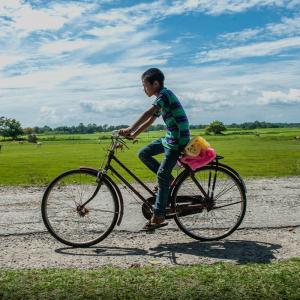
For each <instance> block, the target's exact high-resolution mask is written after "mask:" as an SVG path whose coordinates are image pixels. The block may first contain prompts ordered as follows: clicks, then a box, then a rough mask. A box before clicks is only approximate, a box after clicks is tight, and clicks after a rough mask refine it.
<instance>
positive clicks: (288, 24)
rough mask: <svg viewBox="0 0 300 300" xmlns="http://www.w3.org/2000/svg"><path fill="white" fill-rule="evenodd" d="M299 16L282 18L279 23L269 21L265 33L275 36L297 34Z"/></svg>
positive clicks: (298, 30) (299, 25)
mask: <svg viewBox="0 0 300 300" xmlns="http://www.w3.org/2000/svg"><path fill="white" fill-rule="evenodd" d="M299 32H300V16H297V17H294V18H286V17H285V18H283V19H282V21H281V22H280V23H270V24H268V25H267V26H266V33H267V34H271V35H275V36H282V35H284V36H292V35H299Z"/></svg>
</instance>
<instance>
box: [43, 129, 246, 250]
mask: <svg viewBox="0 0 300 300" xmlns="http://www.w3.org/2000/svg"><path fill="white" fill-rule="evenodd" d="M126 139H128V140H129V139H130V138H128V137H123V136H120V135H119V134H118V132H117V131H113V132H112V135H111V142H110V146H109V147H108V148H107V152H106V156H105V158H104V160H103V162H102V165H101V167H100V168H99V170H97V169H93V168H89V167H80V168H78V169H73V170H69V171H66V172H64V173H62V174H60V175H59V176H58V177H56V178H55V179H54V180H53V181H52V182H51V183H50V184H49V185H48V187H47V188H46V190H45V193H44V195H43V199H42V205H41V210H42V218H43V222H44V224H45V226H46V228H47V229H48V231H49V232H50V233H51V235H52V236H53V237H54V238H56V239H57V240H58V241H60V242H62V243H64V244H66V245H68V246H73V247H89V246H92V245H94V244H97V243H99V242H100V241H102V240H104V239H105V238H106V237H107V236H108V235H109V234H110V233H111V232H112V230H113V229H114V227H115V225H118V226H119V225H120V224H121V222H122V218H123V213H124V200H123V196H122V193H121V191H120V189H119V187H118V185H117V184H116V182H115V181H114V180H113V179H112V178H111V176H109V175H108V171H110V172H111V173H112V174H113V175H114V176H116V177H117V178H118V179H119V180H120V181H122V182H123V183H124V184H125V185H126V186H127V187H128V188H129V189H130V190H131V191H132V192H133V193H134V194H135V195H136V196H137V197H138V198H139V199H140V200H141V201H142V213H143V215H144V217H145V218H146V219H148V220H149V219H150V218H151V215H152V212H153V204H154V202H155V196H156V195H155V193H154V192H153V191H152V190H151V189H150V188H149V186H147V185H146V184H145V183H144V182H142V181H141V180H140V179H139V178H138V177H137V176H136V175H135V174H134V173H133V172H132V171H131V170H129V169H128V168H127V167H126V166H125V165H124V164H123V163H122V162H121V161H120V160H119V159H118V158H117V157H116V156H115V152H116V150H117V149H118V148H121V147H123V148H124V147H126V148H128V146H127V144H126ZM222 158H223V157H222V156H216V158H215V160H214V161H212V162H211V163H209V164H208V165H206V166H204V167H201V168H199V169H196V170H194V171H192V169H190V168H189V167H188V166H187V165H184V164H182V163H181V171H180V172H179V174H178V175H177V176H176V178H175V179H174V181H173V182H172V184H171V188H170V198H169V206H168V207H167V209H166V219H174V220H175V222H176V224H177V225H178V227H179V228H180V229H181V230H182V231H183V232H184V233H186V234H187V235H188V236H190V237H192V238H194V239H196V240H199V241H213V240H219V239H222V238H225V237H227V236H229V235H230V234H232V233H233V232H234V231H235V230H236V229H237V228H238V227H239V225H240V224H241V222H242V220H243V218H244V215H245V212H246V201H247V200H246V193H247V190H246V186H245V183H244V181H243V179H242V178H241V176H240V175H239V174H238V173H237V172H236V171H235V170H234V169H232V168H231V167H229V166H227V165H225V164H222V163H220V160H221V159H222ZM112 162H114V163H117V164H118V165H119V166H120V167H121V168H122V169H123V170H125V171H126V172H127V173H128V174H129V175H130V176H132V177H133V178H134V179H135V180H136V182H137V183H138V184H140V185H141V186H142V187H143V188H144V189H145V190H146V191H147V192H148V193H149V194H150V196H149V197H148V198H145V197H144V196H143V195H141V193H140V192H139V191H138V190H137V189H136V188H134V187H133V186H132V185H131V184H130V183H129V182H128V181H127V180H126V179H125V178H124V177H123V176H122V175H121V174H120V173H119V172H118V171H117V170H116V169H115V167H113V166H112ZM179 162H180V158H179Z"/></svg>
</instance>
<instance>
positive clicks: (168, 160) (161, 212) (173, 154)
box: [154, 148, 180, 217]
mask: <svg viewBox="0 0 300 300" xmlns="http://www.w3.org/2000/svg"><path fill="white" fill-rule="evenodd" d="M179 155H180V151H178V150H172V149H168V148H165V156H164V159H163V161H162V162H161V164H160V167H159V169H158V172H157V179H158V187H159V188H158V193H157V196H156V201H155V206H154V214H155V216H157V217H164V216H165V209H166V206H167V203H168V198H169V191H170V179H171V178H172V175H171V173H172V169H173V168H174V166H175V165H176V162H177V159H178V157H179Z"/></svg>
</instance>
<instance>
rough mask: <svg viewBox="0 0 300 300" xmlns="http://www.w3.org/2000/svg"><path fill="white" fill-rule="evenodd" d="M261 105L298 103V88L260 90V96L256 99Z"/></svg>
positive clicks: (299, 100) (299, 91) (299, 93)
mask: <svg viewBox="0 0 300 300" xmlns="http://www.w3.org/2000/svg"><path fill="white" fill-rule="evenodd" d="M258 103H259V104H262V105H268V104H297V103H300V89H289V91H288V92H283V91H262V96H261V97H260V98H259V99H258Z"/></svg>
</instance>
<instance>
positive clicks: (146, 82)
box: [142, 68, 165, 97]
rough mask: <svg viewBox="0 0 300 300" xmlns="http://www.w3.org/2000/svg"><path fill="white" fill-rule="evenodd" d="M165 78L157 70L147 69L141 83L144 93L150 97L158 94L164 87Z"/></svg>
mask: <svg viewBox="0 0 300 300" xmlns="http://www.w3.org/2000/svg"><path fill="white" fill-rule="evenodd" d="M164 80H165V76H164V74H163V72H162V71H161V70H159V69H157V68H151V69H148V70H147V71H146V72H144V73H143V75H142V82H143V86H144V91H145V93H146V94H147V95H148V96H149V97H151V96H153V95H155V94H156V93H158V92H159V91H160V90H161V88H163V87H164Z"/></svg>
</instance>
